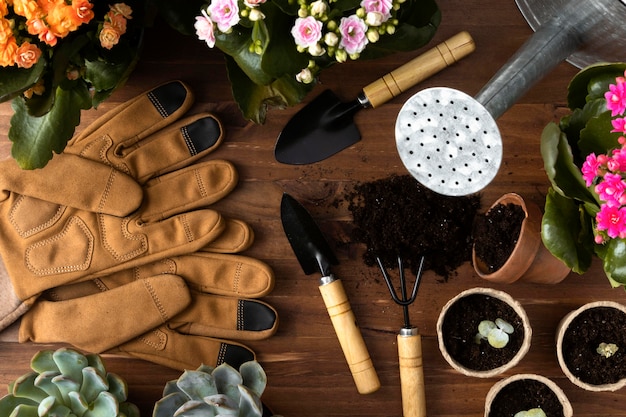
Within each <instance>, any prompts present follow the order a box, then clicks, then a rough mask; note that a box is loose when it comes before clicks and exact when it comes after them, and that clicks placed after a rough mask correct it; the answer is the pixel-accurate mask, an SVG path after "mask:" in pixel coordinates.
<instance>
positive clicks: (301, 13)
mask: <svg viewBox="0 0 626 417" xmlns="http://www.w3.org/2000/svg"><path fill="white" fill-rule="evenodd" d="M308 15H309V12H308V11H307V9H305V8H300V9H298V17H301V18H303V19H304V18H305V17H307V16H308Z"/></svg>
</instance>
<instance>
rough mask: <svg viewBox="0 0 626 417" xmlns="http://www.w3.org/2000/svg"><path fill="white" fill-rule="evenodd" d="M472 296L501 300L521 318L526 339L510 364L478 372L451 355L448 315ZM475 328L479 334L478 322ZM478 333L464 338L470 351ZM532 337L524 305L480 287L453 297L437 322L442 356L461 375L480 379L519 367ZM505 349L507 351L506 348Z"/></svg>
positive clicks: (508, 296)
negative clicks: (445, 326)
mask: <svg viewBox="0 0 626 417" xmlns="http://www.w3.org/2000/svg"><path fill="white" fill-rule="evenodd" d="M471 295H482V296H487V297H492V298H494V299H497V300H500V301H502V302H504V303H505V304H508V305H509V306H510V307H511V308H512V309H513V311H514V312H515V314H516V315H517V316H518V317H519V319H520V320H521V329H523V332H524V337H523V339H522V341H521V344H520V346H519V349H518V350H517V352H516V353H515V354H514V355H513V356H512V358H511V359H509V360H508V362H506V363H504V364H502V365H500V366H497V367H495V368H492V369H487V370H476V369H472V368H470V367H468V366H467V365H466V364H463V363H461V362H460V361H459V360H458V358H455V357H453V356H454V355H453V354H451V353H450V351H449V349H448V346H447V344H448V343H447V341H446V340H445V339H446V337H445V334H444V323H445V322H446V319H447V318H448V313H449V312H450V308H451V307H452V306H453V305H454V304H455V303H456V302H457V301H460V300H461V299H463V298H464V297H468V296H471ZM496 318H497V317H493V318H489V317H484V318H482V319H481V321H482V320H486V319H490V320H495V319H496ZM475 328H476V333H477V332H478V322H477V323H476V326H475ZM476 333H474V334H473V335H470V334H467V335H464V336H463V342H462V343H466V344H467V346H468V349H472V348H474V346H473V345H470V343H475V342H474V336H475V334H476ZM531 336H532V329H531V327H530V322H529V320H528V316H527V314H526V311H525V310H524V308H523V307H522V305H521V304H520V303H519V302H517V301H515V300H514V299H513V297H511V296H510V295H509V294H507V293H505V292H503V291H499V290H494V289H492V288H480V287H478V288H471V289H468V290H465V291H463V292H461V293H459V294H458V295H456V296H455V297H453V298H452V299H451V300H449V301H448V302H447V303H446V305H445V306H444V307H443V308H442V309H441V312H440V313H439V318H438V320H437V338H438V341H439V350H440V351H441V354H442V355H443V357H444V359H445V360H446V361H447V362H448V363H449V364H450V366H452V367H453V368H454V369H456V370H457V371H459V372H460V373H462V374H464V375H468V376H474V377H478V378H491V377H494V376H496V375H499V374H501V373H503V372H505V371H507V370H509V369H511V368H512V367H514V366H515V365H517V364H518V363H519V361H520V360H521V359H522V358H523V357H524V356H525V355H526V353H527V352H528V349H530V341H531ZM503 349H506V347H505V348H503Z"/></svg>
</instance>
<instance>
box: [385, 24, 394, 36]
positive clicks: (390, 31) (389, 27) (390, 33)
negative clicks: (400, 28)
mask: <svg viewBox="0 0 626 417" xmlns="http://www.w3.org/2000/svg"><path fill="white" fill-rule="evenodd" d="M394 33H396V27H395V26H391V25H389V26H387V34H389V35H393V34H394Z"/></svg>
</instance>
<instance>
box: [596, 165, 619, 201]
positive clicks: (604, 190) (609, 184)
mask: <svg viewBox="0 0 626 417" xmlns="http://www.w3.org/2000/svg"><path fill="white" fill-rule="evenodd" d="M625 189H626V183H625V182H624V180H623V179H622V176H621V175H618V174H612V173H610V172H609V173H606V174H604V177H603V178H602V181H601V182H600V183H599V184H598V185H596V188H595V190H596V193H598V197H600V199H601V200H603V201H606V205H607V206H611V207H619V206H620V203H619V201H620V199H621V198H622V195H623V194H624V190H625Z"/></svg>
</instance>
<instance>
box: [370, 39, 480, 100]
mask: <svg viewBox="0 0 626 417" xmlns="http://www.w3.org/2000/svg"><path fill="white" fill-rule="evenodd" d="M474 49H476V45H475V44H474V40H473V39H472V37H471V36H470V34H469V33H467V32H465V31H463V32H460V33H458V34H456V35H454V36H453V37H451V38H450V39H448V40H447V41H444V42H442V43H440V44H439V45H437V46H435V47H434V48H432V49H430V50H428V51H426V52H424V53H423V54H421V55H420V56H418V57H417V58H414V59H412V60H411V61H409V62H407V63H406V64H404V65H402V66H401V67H399V68H397V69H395V70H393V71H391V72H390V73H389V74H387V75H384V76H383V77H382V78H379V79H378V80H376V81H374V82H373V83H371V84H369V85H367V86H366V87H365V88H364V89H363V92H364V93H365V96H366V97H367V99H368V101H369V104H370V105H371V106H372V107H378V106H380V105H381V104H384V103H386V102H387V101H389V100H391V99H392V98H394V97H396V96H398V95H400V94H401V93H403V92H404V91H406V90H408V89H409V88H411V87H413V86H414V85H415V84H417V83H419V82H420V81H423V80H425V79H427V78H428V77H430V76H431V75H433V74H435V73H437V72H439V71H441V70H442V69H444V68H446V67H448V66H450V65H452V64H454V63H455V62H457V61H458V60H460V59H461V58H463V57H465V56H467V55H469V54H470V53H472V52H473V51H474Z"/></svg>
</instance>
